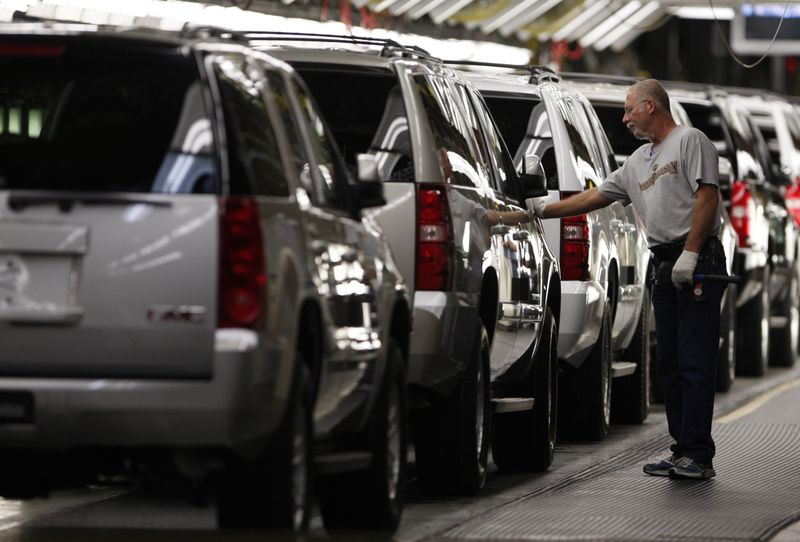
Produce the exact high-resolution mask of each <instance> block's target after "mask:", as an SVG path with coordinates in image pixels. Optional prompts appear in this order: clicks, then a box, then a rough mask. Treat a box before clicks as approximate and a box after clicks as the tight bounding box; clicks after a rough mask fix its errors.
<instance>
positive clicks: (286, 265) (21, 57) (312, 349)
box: [0, 24, 800, 531]
mask: <svg viewBox="0 0 800 542" xmlns="http://www.w3.org/2000/svg"><path fill="white" fill-rule="evenodd" d="M0 65H2V68H3V70H2V73H3V76H2V77H3V90H2V92H1V93H0V96H2V97H1V98H0V156H1V157H2V160H0V333H2V337H3V348H2V349H0V455H2V457H3V459H4V460H3V461H2V462H0V495H2V496H5V497H18V498H30V497H36V496H45V495H47V494H48V493H49V492H50V491H51V490H53V489H56V488H59V487H64V486H69V485H74V484H80V483H87V482H91V481H96V480H98V478H99V479H101V480H102V479H106V478H107V477H109V476H117V475H120V474H124V475H126V476H135V477H138V478H140V479H143V480H145V481H148V482H150V483H167V484H178V485H182V486H189V487H192V488H193V489H194V490H196V491H199V492H206V491H207V490H208V489H210V490H211V492H212V493H213V495H214V498H215V501H216V510H217V517H218V520H219V525H220V526H221V527H284V528H290V529H294V530H302V529H304V528H305V527H306V526H307V525H308V522H309V518H310V516H311V513H312V506H313V503H314V502H317V503H318V504H319V509H320V511H321V514H322V517H323V520H324V523H325V526H326V527H327V528H329V529H342V528H373V529H382V530H389V531H391V530H393V529H395V528H396V527H397V524H398V522H399V520H400V517H401V513H402V506H403V494H404V486H405V481H406V462H407V459H406V457H407V449H408V447H409V446H410V445H411V444H412V443H413V449H414V461H415V467H416V468H415V472H416V475H417V477H418V478H419V480H420V482H421V484H422V485H423V487H424V488H425V489H426V490H427V491H429V492H430V493H432V494H437V495H463V494H474V493H475V492H477V491H478V490H479V489H480V488H481V487H482V486H483V484H484V482H485V479H486V471H487V464H488V461H489V454H490V450H491V456H492V458H493V460H494V463H495V464H496V465H497V467H498V468H499V469H500V470H501V471H504V472H513V471H541V470H545V469H547V468H548V466H549V465H550V463H551V462H552V460H553V454H554V449H555V442H556V437H557V435H558V436H566V437H572V438H578V439H595V440H596V439H601V438H602V437H603V436H604V435H605V434H606V432H607V431H608V428H609V425H610V423H611V421H612V420H614V421H618V422H623V423H641V422H642V421H644V420H645V418H646V417H647V415H648V411H649V406H650V400H651V393H653V392H655V393H656V394H657V393H658V390H657V388H653V383H652V378H651V374H653V364H654V363H655V356H654V354H653V352H654V337H655V334H654V329H653V317H652V309H651V305H650V302H649V291H648V281H647V277H648V274H649V272H650V260H649V252H648V250H647V245H646V241H645V232H644V228H643V225H642V223H641V221H640V219H639V217H638V216H637V215H636V214H635V212H634V211H633V209H632V208H631V207H630V206H628V207H623V206H622V205H620V204H619V203H615V204H613V205H612V206H610V207H608V208H606V209H602V210H599V211H594V212H591V213H588V214H586V215H582V216H578V217H572V218H567V219H562V220H559V221H556V220H551V221H545V222H540V221H538V220H534V221H533V222H528V221H525V222H523V223H517V222H514V221H509V220H507V219H506V220H504V217H508V216H519V211H522V210H524V209H525V203H524V202H525V200H526V199H528V198H532V197H542V196H547V197H550V198H566V197H569V196H571V195H573V194H576V193H579V192H581V191H583V190H586V189H587V188H590V187H593V186H597V185H599V184H600V183H602V182H603V179H604V178H605V177H606V176H607V175H608V174H609V173H610V172H611V171H613V170H614V169H615V168H617V167H618V165H619V163H621V161H622V160H624V159H625V156H626V155H628V154H630V152H632V150H633V149H634V148H635V146H636V144H637V143H636V142H635V141H632V140H631V138H632V136H631V135H630V134H628V133H627V131H626V130H625V129H624V126H623V125H622V122H621V118H622V115H623V113H622V107H623V101H624V95H625V89H626V88H627V86H628V85H629V84H630V83H631V81H619V80H617V81H615V80H609V79H608V78H591V79H589V78H586V77H581V76H577V75H575V76H570V77H568V78H564V77H561V76H559V75H557V74H555V73H554V72H552V71H551V70H548V69H546V68H530V69H526V70H523V71H524V75H518V74H508V73H499V72H501V71H503V70H501V69H499V68H498V69H494V70H493V71H492V72H491V73H490V72H487V71H486V69H487V68H491V67H487V66H482V67H481V68H480V69H481V71H471V69H472V68H473V67H472V66H470V65H468V64H467V63H459V62H456V61H454V62H452V63H451V62H445V61H442V60H440V59H436V58H433V57H431V56H430V55H429V54H427V53H426V52H425V51H422V50H420V49H418V48H414V47H404V46H401V45H399V44H396V43H394V42H390V41H385V40H374V39H368V38H353V37H351V36H347V37H345V36H319V35H313V36H312V35H300V34H295V35H291V36H288V35H286V34H283V33H269V32H259V33H233V32H227V31H224V30H219V29H213V28H192V29H187V30H186V31H184V32H182V33H180V34H164V33H155V32H150V31H146V30H131V29H125V30H121V29H103V28H101V29H99V30H98V29H96V28H92V29H86V30H82V31H78V30H76V29H75V27H74V26H73V27H70V28H69V29H68V30H60V29H59V28H58V27H57V26H52V25H48V26H42V25H28V24H25V25H13V26H11V27H7V28H4V29H3V33H2V37H0ZM505 71H508V70H505ZM517 73H519V70H517ZM740 94H741V97H740V95H739V94H733V92H732V91H730V92H728V93H724V92H723V91H719V90H711V89H707V88H699V87H698V88H688V87H685V86H681V88H680V89H678V88H676V89H675V90H674V91H673V92H672V96H673V102H674V104H673V105H674V113H675V116H676V119H677V120H678V121H679V122H681V123H685V124H689V123H692V124H694V125H695V126H698V127H700V128H701V129H703V130H705V131H706V132H707V133H708V135H709V136H710V137H711V138H712V139H713V140H714V141H715V143H716V144H717V146H718V149H719V151H720V156H721V158H720V160H721V165H722V166H723V167H721V172H723V175H724V178H723V179H721V182H722V186H723V190H722V194H723V197H724V201H725V206H726V209H727V211H728V213H727V214H725V224H726V228H724V229H723V230H722V232H723V233H721V235H722V236H723V241H725V243H726V247H727V250H728V251H729V262H732V268H731V271H732V272H736V273H737V274H740V275H742V276H743V281H742V284H741V286H740V289H739V290H736V287H735V286H733V287H731V289H730V290H729V291H728V293H727V294H726V302H725V303H724V304H723V311H724V314H723V316H724V318H725V319H724V322H725V326H724V330H725V331H724V333H723V340H722V341H721V345H720V371H719V379H718V381H719V387H720V389H727V388H728V387H729V386H730V382H731V381H732V379H733V376H734V374H735V372H736V371H738V372H745V373H751V374H759V373H761V372H763V371H764V368H765V367H766V364H767V362H768V360H769V361H772V362H773V363H776V364H783V365H787V364H789V363H791V362H792V360H793V359H794V356H793V354H794V353H795V352H796V351H797V348H798V347H797V325H798V317H797V297H798V293H797V289H798V282H797V280H798V279H797V277H798V275H797V264H796V262H795V251H796V249H797V242H798V235H797V225H796V222H795V221H794V220H792V215H791V214H790V212H789V210H787V205H786V201H791V200H785V199H784V195H785V194H788V193H790V191H787V190H786V188H787V187H788V185H789V184H790V183H789V181H788V179H789V178H793V179H795V182H796V180H797V179H798V178H799V177H800V175H798V173H799V172H798V171H797V169H798V159H797V157H798V156H800V151H798V150H797V147H798V146H800V138H798V137H797V131H792V130H795V128H797V126H796V125H792V126H790V127H788V128H787V127H786V123H783V120H781V122H782V124H781V127H780V128H779V127H778V126H777V124H776V122H777V121H776V120H774V119H776V118H777V117H780V118H781V119H788V118H790V117H791V119H792V122H794V121H795V120H796V118H797V114H796V111H795V110H793V109H791V108H787V106H785V104H784V102H779V101H778V100H777V99H776V98H774V97H766V98H765V97H763V96H762V95H760V94H757V95H752V96H744V94H745V92H744V91H741V92H740ZM759 100H761V101H759ZM778 103H780V104H781V105H780V107H778V105H776V104H778ZM751 104H753V105H751ZM751 111H752V113H751ZM776 111H777V112H776ZM773 113H774V114H773ZM776 116H777V117H776ZM770 119H773V122H770ZM786 122H789V121H788V120H787V121H786ZM769 130H772V132H770V131H769ZM785 131H788V133H789V134H790V137H793V138H794V139H790V140H789V144H788V145H787V144H786V141H784V139H785V137H784V136H785V133H784V132H785ZM784 147H785V148H786V149H788V150H784ZM509 149H510V152H509ZM784 152H786V153H788V154H787V155H786V156H784V154H783V153H784ZM776 157H779V158H780V162H779V165H774V166H773V164H775V159H776ZM791 168H795V169H791ZM789 188H791V187H789ZM789 209H794V210H800V206H796V207H792V206H791V205H790V206H789ZM514 212H516V214H514V215H511V214H510V213H514ZM737 321H738V323H737ZM742 326H746V327H749V328H750V330H749V331H750V333H749V334H748V333H737V330H738V329H739V328H741V327H742ZM754 327H756V328H758V330H757V331H758V333H757V334H756V335H754V334H753V328H754ZM770 341H771V342H770ZM737 360H738V361H737Z"/></svg>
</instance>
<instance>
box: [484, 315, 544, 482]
mask: <svg viewBox="0 0 800 542" xmlns="http://www.w3.org/2000/svg"><path fill="white" fill-rule="evenodd" d="M541 341H542V342H541V343H540V344H539V347H538V350H537V352H536V356H535V357H534V360H533V367H532V371H531V374H530V375H529V376H528V379H527V380H526V382H525V388H526V389H527V390H529V391H528V392H527V393H530V394H532V395H533V397H534V405H533V410H528V411H525V412H511V413H506V414H495V416H494V418H493V419H492V457H493V459H494V462H495V464H496V465H497V468H498V469H500V470H501V471H503V472H542V471H545V470H547V468H548V467H549V466H550V464H551V463H552V462H553V455H554V451H555V445H556V421H557V413H558V408H557V405H558V327H557V326H556V320H555V317H554V316H553V311H552V310H551V309H550V308H549V307H548V308H547V312H546V313H545V318H544V323H543V326H542V338H541Z"/></svg>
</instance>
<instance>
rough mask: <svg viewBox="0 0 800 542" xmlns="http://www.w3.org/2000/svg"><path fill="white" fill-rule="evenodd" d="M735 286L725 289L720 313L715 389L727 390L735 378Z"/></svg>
mask: <svg viewBox="0 0 800 542" xmlns="http://www.w3.org/2000/svg"><path fill="white" fill-rule="evenodd" d="M736 296H737V290H736V286H735V285H733V284H731V285H729V286H728V288H727V290H726V291H725V299H724V300H723V303H722V311H721V313H720V327H719V336H720V338H721V339H722V342H721V344H720V347H719V355H718V358H717V391H721V392H727V391H729V390H730V389H731V386H733V381H734V380H735V378H736Z"/></svg>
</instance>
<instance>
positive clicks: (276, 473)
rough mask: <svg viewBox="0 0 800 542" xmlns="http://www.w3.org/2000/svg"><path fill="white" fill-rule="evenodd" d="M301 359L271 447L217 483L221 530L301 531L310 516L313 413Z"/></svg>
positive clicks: (233, 467) (236, 464)
mask: <svg viewBox="0 0 800 542" xmlns="http://www.w3.org/2000/svg"><path fill="white" fill-rule="evenodd" d="M307 390H308V376H307V371H306V368H305V365H304V364H303V361H302V359H300V358H299V357H298V359H297V361H296V363H295V378H294V383H293V387H292V392H291V395H290V398H289V406H288V408H287V410H286V414H285V416H284V420H283V422H282V423H281V426H280V428H279V429H278V431H277V432H276V433H275V435H273V437H272V438H271V439H270V444H269V445H268V446H267V448H266V449H265V450H264V452H262V453H261V455H259V456H258V457H257V458H256V459H255V460H253V461H245V460H237V461H235V462H234V463H233V464H232V465H231V466H230V468H229V469H227V470H226V471H225V472H224V473H223V474H222V475H221V476H222V477H221V479H219V480H218V481H217V484H216V500H217V520H218V523H219V527H220V528H222V529H227V528H280V529H290V530H292V531H295V532H301V531H304V530H306V529H307V528H308V522H309V519H310V517H311V408H310V404H309V403H310V400H309V397H308V392H307Z"/></svg>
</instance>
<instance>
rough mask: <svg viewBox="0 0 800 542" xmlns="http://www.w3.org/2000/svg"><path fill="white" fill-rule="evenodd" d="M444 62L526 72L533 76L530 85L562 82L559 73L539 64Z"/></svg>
mask: <svg viewBox="0 0 800 542" xmlns="http://www.w3.org/2000/svg"><path fill="white" fill-rule="evenodd" d="M442 62H444V63H445V64H455V65H459V66H485V67H487V68H508V69H511V70H519V71H524V72H528V73H529V74H530V75H531V77H530V79H529V80H528V82H529V83H530V84H539V83H544V82H546V81H549V82H552V83H558V82H559V81H561V78H560V77H559V75H558V73H556V71H555V70H554V69H553V68H551V67H549V66H541V65H537V64H504V63H502V62H481V61H478V60H443V61H442Z"/></svg>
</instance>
